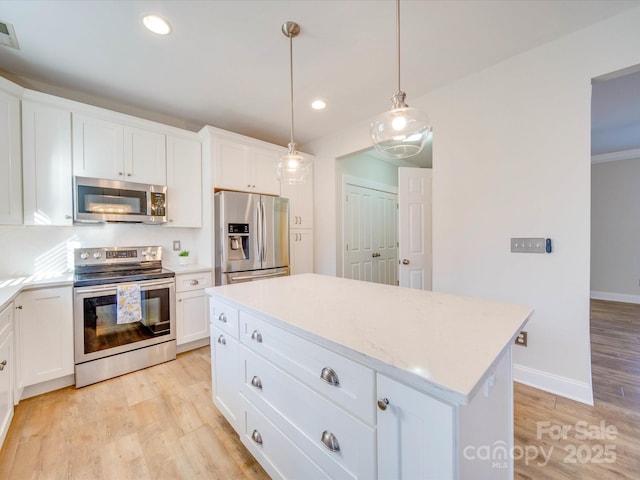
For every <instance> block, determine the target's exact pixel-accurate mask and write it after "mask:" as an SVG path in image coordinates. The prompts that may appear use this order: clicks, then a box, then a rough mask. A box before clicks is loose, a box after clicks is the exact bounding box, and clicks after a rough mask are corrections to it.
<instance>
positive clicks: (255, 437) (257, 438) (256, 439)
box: [251, 430, 262, 445]
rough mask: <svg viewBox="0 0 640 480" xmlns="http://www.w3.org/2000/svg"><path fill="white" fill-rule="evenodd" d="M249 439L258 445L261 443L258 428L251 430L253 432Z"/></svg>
mask: <svg viewBox="0 0 640 480" xmlns="http://www.w3.org/2000/svg"><path fill="white" fill-rule="evenodd" d="M251 440H253V441H254V442H256V443H257V444H258V445H262V435H260V432H258V430H254V431H253V433H252V434H251Z"/></svg>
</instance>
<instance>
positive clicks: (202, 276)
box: [176, 272, 212, 293]
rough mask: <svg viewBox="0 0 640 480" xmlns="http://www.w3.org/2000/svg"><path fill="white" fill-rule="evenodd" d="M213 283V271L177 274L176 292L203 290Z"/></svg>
mask: <svg viewBox="0 0 640 480" xmlns="http://www.w3.org/2000/svg"><path fill="white" fill-rule="evenodd" d="M211 285H212V280H211V272H200V273H185V274H180V275H176V292H177V293H180V292H190V291H193V290H202V289H203V288H208V287H210V286H211Z"/></svg>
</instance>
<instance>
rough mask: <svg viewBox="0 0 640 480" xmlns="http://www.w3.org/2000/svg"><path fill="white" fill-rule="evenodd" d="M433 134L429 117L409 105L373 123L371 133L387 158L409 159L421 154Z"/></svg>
mask: <svg viewBox="0 0 640 480" xmlns="http://www.w3.org/2000/svg"><path fill="white" fill-rule="evenodd" d="M429 132H431V125H430V123H429V119H428V118H427V116H426V115H425V114H424V113H423V112H421V111H420V110H417V109H415V108H412V107H409V106H407V105H404V106H400V107H396V108H392V109H391V110H389V111H387V112H385V113H383V114H382V115H378V116H377V117H376V118H374V119H373V121H372V122H371V128H370V131H369V133H370V134H371V140H372V141H373V145H374V146H375V148H376V150H377V151H378V152H379V153H380V155H382V156H383V157H385V158H396V159H398V158H407V157H412V156H414V155H417V154H418V153H420V152H421V151H422V149H423V147H424V145H425V143H426V141H427V138H428V136H429Z"/></svg>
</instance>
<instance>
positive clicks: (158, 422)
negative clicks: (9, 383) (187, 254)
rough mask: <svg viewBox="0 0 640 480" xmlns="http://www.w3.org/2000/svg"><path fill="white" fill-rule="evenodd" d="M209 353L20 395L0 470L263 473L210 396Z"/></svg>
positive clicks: (166, 475) (28, 475)
mask: <svg viewBox="0 0 640 480" xmlns="http://www.w3.org/2000/svg"><path fill="white" fill-rule="evenodd" d="M209 358H210V351H209V347H204V348H201V349H198V350H193V351H191V352H187V353H183V354H180V355H178V359H177V360H176V361H175V362H168V363H164V364H162V365H157V366H155V367H151V368H147V369H145V370H141V371H138V372H133V373H130V374H128V375H124V376H122V377H118V378H114V379H111V380H108V381H105V382H101V383H98V384H95V385H90V386H88V387H84V388H81V389H77V390H76V389H75V388H74V387H69V388H64V389H62V390H58V391H56V392H51V393H47V394H45V395H40V396H38V397H34V398H30V399H27V400H23V401H21V402H20V404H19V405H18V406H17V407H16V410H15V415H14V419H13V422H12V424H11V427H10V429H9V433H8V435H7V439H6V440H5V444H4V446H3V448H2V452H0V479H12V480H26V479H35V478H37V479H52V480H53V479H55V480H57V479H83V480H84V479H87V480H88V479H91V480H98V479H108V480H111V479H113V480H126V479H133V478H139V479H154V480H155V479H172V480H173V479H180V478H184V479H197V478H202V479H211V480H214V479H224V480H227V479H231V480H241V479H268V478H269V477H268V476H267V474H266V473H265V472H264V470H263V469H262V468H261V467H260V465H258V463H257V462H256V461H255V460H254V459H253V457H252V456H251V455H250V454H249V452H248V451H247V450H246V449H245V448H244V446H243V445H242V444H241V443H240V439H239V438H238V436H237V435H236V434H235V432H234V431H233V430H232V428H231V427H230V426H229V424H228V423H227V422H226V420H224V418H223V417H222V415H221V414H220V413H219V412H218V410H217V409H216V408H215V407H214V405H213V402H212V400H211V373H210V370H209V368H210V360H209Z"/></svg>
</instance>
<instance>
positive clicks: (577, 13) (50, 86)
mask: <svg viewBox="0 0 640 480" xmlns="http://www.w3.org/2000/svg"><path fill="white" fill-rule="evenodd" d="M638 6H640V1H638V0H622V1H618V0H604V1H589V0H581V1H576V0H567V1H564V0H562V1H561V0H549V1H542V0H534V1H518V0H505V1H489V0H459V1H451V0H444V1H440V0H429V1H427V0H422V1H416V0H403V1H402V3H401V8H402V21H401V25H402V88H403V90H405V91H406V92H407V94H408V97H407V103H409V104H411V99H412V98H417V97H419V96H422V95H424V94H425V93H427V92H429V91H431V90H433V89H435V88H437V87H439V86H442V85H444V84H446V83H449V82H451V81H453V80H455V79H457V78H460V77H463V76H465V75H467V74H469V73H472V72H474V71H478V70H480V69H483V68H486V67H488V66H490V65H492V64H495V63H497V62H499V61H501V60H503V59H505V58H507V57H510V56H513V55H515V54H517V53H519V52H522V51H525V50H527V49H531V48H533V47H535V46H537V45H540V44H543V43H545V42H549V41H552V40H553V39H555V38H558V37H560V36H563V35H567V34H569V33H571V32H573V31H576V30H578V29H581V28H584V27H586V26H588V25H590V24H593V23H596V22H598V21H601V20H603V19H605V18H607V17H610V16H613V15H617V14H620V13H623V12H624V11H625V10H628V9H630V8H634V7H638ZM150 12H152V13H158V14H161V15H162V16H164V17H165V18H167V19H168V20H169V22H170V23H171V24H172V26H173V33H172V34H171V35H169V36H167V37H160V36H157V35H154V34H151V33H150V32H148V31H146V30H145V29H144V28H142V26H141V17H142V15H143V14H146V13H150ZM287 20H293V21H296V22H298V23H299V24H300V25H301V28H302V32H301V34H300V35H299V36H298V37H297V38H296V39H294V45H293V46H294V72H295V74H294V75H295V76H294V87H295V101H296V106H295V117H296V119H295V127H296V129H295V131H296V135H295V137H296V140H297V142H298V143H299V144H301V145H304V143H305V142H308V141H310V140H312V139H315V138H317V137H321V136H323V135H326V134H329V133H332V132H334V131H337V130H338V129H340V127H342V126H345V125H350V124H353V123H355V122H358V121H362V120H364V119H367V118H372V117H374V116H375V115H377V114H379V113H381V112H383V111H385V110H387V109H388V108H389V107H390V102H389V98H390V96H391V95H392V94H393V92H394V91H395V90H396V58H395V2H394V1H392V0H375V1H371V0H342V1H339V0H333V1H327V0H294V1H275V0H249V1H243V0H233V1H223V0H216V1H205V0H200V1H188V0H180V1H132V0H128V1H125V0H114V1H109V0H100V1H92V0H84V1H65V0H54V1H52V0H46V1H39V0H30V1H25V0H19V1H5V0H0V21H3V22H8V23H11V24H13V26H14V28H15V32H16V35H17V38H18V42H19V45H20V49H19V50H14V49H12V48H8V47H0V68H1V69H2V70H4V71H5V72H7V73H8V74H10V76H11V77H12V78H13V79H14V80H15V79H16V78H17V79H18V80H21V83H23V84H24V85H25V86H28V87H31V88H37V89H41V90H45V91H49V92H50V93H57V94H60V92H63V91H64V92H68V93H69V94H68V95H67V96H73V97H75V99H78V100H81V101H82V100H84V101H86V99H87V98H91V99H93V102H94V103H96V104H98V105H100V106H104V104H109V103H110V102H111V104H118V105H121V106H122V108H121V110H123V111H126V110H139V111H143V110H148V111H150V112H154V113H155V114H157V115H158V116H164V117H167V118H172V119H173V123H174V124H175V125H178V126H182V127H187V128H190V129H192V130H197V129H199V128H200V127H202V126H203V125H205V124H209V125H214V126H217V127H220V128H224V129H227V130H232V131H235V132H238V133H242V134H245V135H249V136H253V137H256V138H260V139H263V140H266V141H271V142H274V143H278V144H281V145H286V144H287V143H288V137H289V121H290V118H289V45H288V40H287V38H286V37H285V36H284V35H283V34H282V33H281V31H280V26H281V24H282V23H283V22H284V21H287ZM316 97H322V98H324V99H325V100H326V101H327V102H328V108H327V109H326V110H325V111H322V112H317V111H312V110H311V108H310V107H309V104H310V102H311V100H313V99H314V98H316ZM101 104H103V105H101ZM126 113H132V112H131V111H128V112H126ZM427 113H428V112H427ZM167 123H169V122H167Z"/></svg>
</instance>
